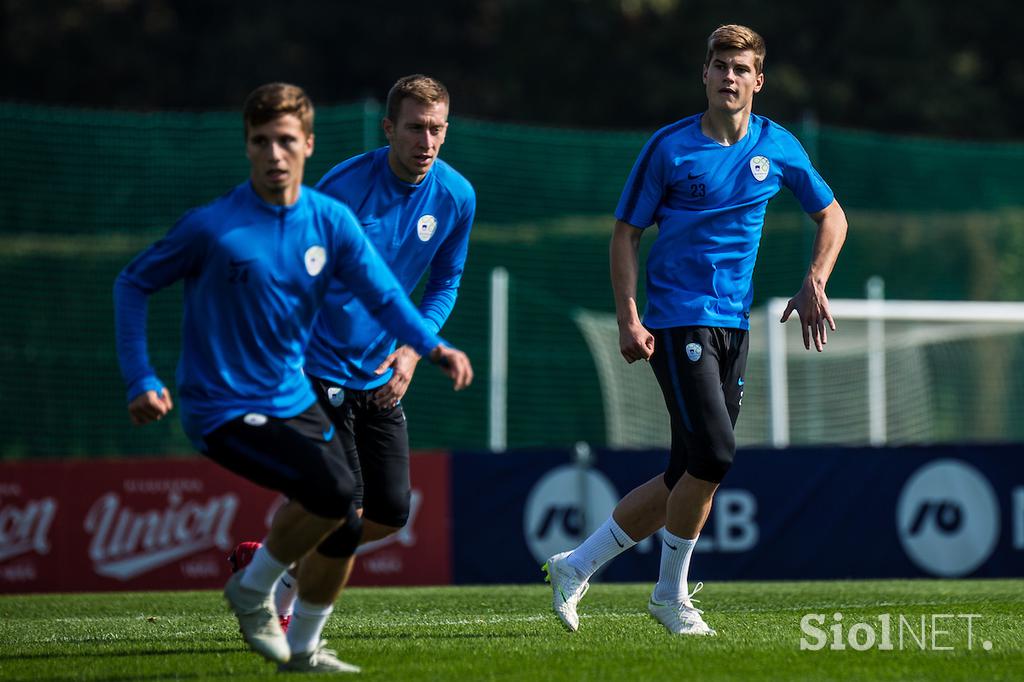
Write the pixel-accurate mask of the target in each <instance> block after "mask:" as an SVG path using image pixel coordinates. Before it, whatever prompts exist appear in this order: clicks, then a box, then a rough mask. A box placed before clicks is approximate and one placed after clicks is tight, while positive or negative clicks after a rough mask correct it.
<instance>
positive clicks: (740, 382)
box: [739, 377, 743, 386]
mask: <svg viewBox="0 0 1024 682" xmlns="http://www.w3.org/2000/svg"><path fill="white" fill-rule="evenodd" d="M739 384H740V386H742V385H743V377H740V381H739Z"/></svg>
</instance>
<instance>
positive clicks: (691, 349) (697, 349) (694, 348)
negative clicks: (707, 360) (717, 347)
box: [686, 343, 704, 362]
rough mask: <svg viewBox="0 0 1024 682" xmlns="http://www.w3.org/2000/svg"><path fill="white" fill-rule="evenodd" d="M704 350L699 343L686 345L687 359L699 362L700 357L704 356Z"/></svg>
mask: <svg viewBox="0 0 1024 682" xmlns="http://www.w3.org/2000/svg"><path fill="white" fill-rule="evenodd" d="M703 353H704V348H703V347H702V346H701V345H700V344H699V343H688V344H686V357H688V358H690V362H697V361H698V360H700V356H701V355H703Z"/></svg>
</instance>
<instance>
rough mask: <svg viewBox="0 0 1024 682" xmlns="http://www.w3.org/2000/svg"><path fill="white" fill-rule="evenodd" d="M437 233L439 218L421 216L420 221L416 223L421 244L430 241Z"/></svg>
mask: <svg viewBox="0 0 1024 682" xmlns="http://www.w3.org/2000/svg"><path fill="white" fill-rule="evenodd" d="M436 231H437V218H435V217H434V216H432V215H430V214H429V213H426V214H424V215H421V216H420V219H419V220H417V221H416V235H417V236H418V237H419V238H420V241H421V242H425V241H429V240H430V238H431V237H433V236H434V232H436Z"/></svg>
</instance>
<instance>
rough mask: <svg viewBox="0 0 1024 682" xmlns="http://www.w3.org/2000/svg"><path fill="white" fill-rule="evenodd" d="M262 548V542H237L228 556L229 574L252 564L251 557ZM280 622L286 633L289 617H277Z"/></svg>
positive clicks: (290, 620) (290, 619)
mask: <svg viewBox="0 0 1024 682" xmlns="http://www.w3.org/2000/svg"><path fill="white" fill-rule="evenodd" d="M262 546H263V543H262V542H239V543H238V545H236V546H235V548H234V549H233V550H232V551H231V554H229V555H228V563H229V564H231V572H232V573H238V572H239V571H241V570H242V569H243V568H245V567H246V566H248V565H249V564H250V563H251V562H252V555H253V554H255V553H256V550H257V549H259V548H260V547H262ZM277 619H278V620H279V621H280V622H281V629H282V630H284V631H285V632H288V625H289V624H290V623H291V622H292V617H291V616H278V617H277Z"/></svg>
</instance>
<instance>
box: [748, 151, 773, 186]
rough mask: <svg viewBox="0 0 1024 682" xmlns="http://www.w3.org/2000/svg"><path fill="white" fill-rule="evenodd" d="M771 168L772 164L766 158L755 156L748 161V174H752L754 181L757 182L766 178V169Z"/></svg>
mask: <svg viewBox="0 0 1024 682" xmlns="http://www.w3.org/2000/svg"><path fill="white" fill-rule="evenodd" d="M771 167H772V163H771V161H769V160H768V157H767V156H755V157H754V158H752V159H751V160H750V172H751V173H753V174H754V179H755V180H757V181H758V182H761V181H762V180H764V179H765V178H767V177H768V169H770V168H771Z"/></svg>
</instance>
